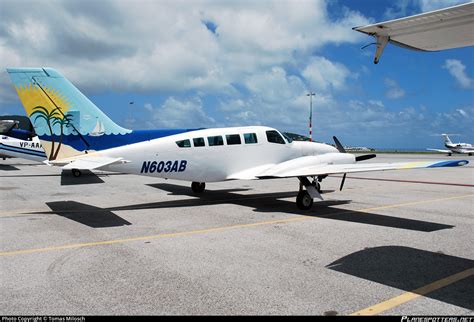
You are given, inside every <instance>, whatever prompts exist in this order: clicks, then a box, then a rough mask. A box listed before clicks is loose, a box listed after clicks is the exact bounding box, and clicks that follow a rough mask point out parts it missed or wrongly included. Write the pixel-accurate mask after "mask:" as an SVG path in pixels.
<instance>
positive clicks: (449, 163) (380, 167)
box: [257, 160, 469, 179]
mask: <svg viewBox="0 0 474 322" xmlns="http://www.w3.org/2000/svg"><path fill="white" fill-rule="evenodd" d="M289 162H291V161H287V162H286V165H287V166H285V168H284V169H282V168H280V167H278V165H276V166H274V167H272V168H270V169H268V170H266V171H265V172H263V173H261V174H260V175H258V176H257V178H259V179H271V178H289V177H312V176H320V175H328V174H341V173H354V172H371V171H385V170H404V169H417V168H440V167H457V166H462V165H466V164H468V163H469V161H467V160H442V161H434V162H433V161H428V162H426V161H417V162H396V163H357V164H319V165H318V164H317V165H308V166H305V167H300V168H296V167H295V168H291V167H288V165H290V164H289Z"/></svg>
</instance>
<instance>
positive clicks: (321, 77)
mask: <svg viewBox="0 0 474 322" xmlns="http://www.w3.org/2000/svg"><path fill="white" fill-rule="evenodd" d="M302 75H303V76H304V77H305V78H306V79H307V80H308V82H309V84H310V86H311V89H314V90H317V91H323V92H325V91H328V90H331V89H334V90H338V89H342V88H343V87H344V86H345V82H346V79H347V78H348V77H349V76H350V71H349V69H347V68H346V66H344V65H343V64H341V63H338V62H332V61H330V60H328V59H326V58H324V57H314V58H312V59H311V62H310V63H309V64H308V66H306V68H305V69H304V70H303V72H302Z"/></svg>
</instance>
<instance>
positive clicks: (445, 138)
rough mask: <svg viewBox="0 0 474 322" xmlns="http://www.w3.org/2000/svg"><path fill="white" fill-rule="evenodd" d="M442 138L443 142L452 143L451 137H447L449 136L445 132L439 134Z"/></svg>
mask: <svg viewBox="0 0 474 322" xmlns="http://www.w3.org/2000/svg"><path fill="white" fill-rule="evenodd" d="M441 135H442V136H443V138H444V144H453V142H451V139H450V138H449V136H448V135H447V134H444V133H443V134H441Z"/></svg>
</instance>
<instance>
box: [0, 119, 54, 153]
mask: <svg viewBox="0 0 474 322" xmlns="http://www.w3.org/2000/svg"><path fill="white" fill-rule="evenodd" d="M16 124H17V122H16V121H14V120H0V158H3V159H4V160H5V158H23V159H28V160H31V161H36V162H43V161H45V160H46V154H45V153H44V150H43V147H42V146H41V142H40V140H39V138H38V137H37V136H36V135H34V134H32V133H30V132H29V131H26V130H21V129H18V128H16Z"/></svg>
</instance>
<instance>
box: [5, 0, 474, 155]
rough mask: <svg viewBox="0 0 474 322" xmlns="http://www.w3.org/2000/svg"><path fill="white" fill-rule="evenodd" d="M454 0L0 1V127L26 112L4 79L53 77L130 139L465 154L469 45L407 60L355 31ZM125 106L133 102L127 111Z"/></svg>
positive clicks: (471, 134)
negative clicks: (308, 141)
mask: <svg viewBox="0 0 474 322" xmlns="http://www.w3.org/2000/svg"><path fill="white" fill-rule="evenodd" d="M464 2H467V1H465V0H464V1H456V0H446V1H441V0H399V1H393V0H387V1H384V0H357V1H355V0H331V1H324V0H314V1H309V0H308V1H286V0H279V1H266V0H260V1H250V0H241V1H237V0H235V1H224V0H221V1H206V0H203V1H199V0H187V1H171V0H163V1H151V0H147V1H145V0H133V1H132V0H117V1H113V0H102V1H92V0H86V1H84V0H81V1H76V0H67V1H66V0H64V1H52V0H44V1H33V0H15V1H11V0H2V1H1V2H0V115H5V114H20V115H24V114H25V112H24V110H23V108H22V106H21V103H20V101H19V99H18V97H17V95H16V92H15V90H14V88H13V86H12V85H11V82H10V80H9V77H8V74H7V73H6V71H5V68H7V67H51V68H55V69H57V70H58V71H59V72H61V73H62V74H63V75H64V76H65V77H66V78H68V79H69V80H70V81H71V82H72V83H73V84H75V85H76V86H77V87H78V88H79V89H80V90H81V91H82V92H83V93H84V94H85V95H86V96H88V97H89V98H90V99H91V100H92V101H93V102H94V103H95V104H96V105H97V106H99V107H100V108H101V109H102V110H103V111H104V112H105V113H106V114H108V115H109V116H110V117H111V118H112V119H113V120H114V121H115V122H116V123H118V124H119V125H122V126H124V127H127V128H130V129H153V128H200V127H226V126H246V125H266V126H271V127H275V128H278V129H279V130H281V131H290V132H295V133H299V134H305V135H307V134H308V132H309V130H308V118H309V98H308V96H306V94H307V93H308V92H310V91H312V92H315V93H316V95H315V96H314V98H313V138H314V139H315V140H318V141H322V142H332V139H331V138H332V136H333V135H336V136H337V137H338V138H339V139H340V141H341V142H342V143H343V144H344V145H352V146H368V147H374V148H397V149H403V148H405V149H414V148H416V149H424V148H441V147H442V138H441V136H440V134H441V133H452V134H456V135H455V136H453V137H452V140H453V141H456V142H458V141H461V142H470V143H474V130H473V128H474V126H473V124H474V47H467V48H458V49H451V50H445V51H440V52H417V51H411V50H406V49H402V48H399V47H396V46H392V45H388V46H387V47H386V49H385V51H384V54H383V55H382V57H381V60H380V63H379V64H378V65H374V64H373V54H374V47H373V46H369V47H368V48H365V49H361V47H363V46H364V45H367V44H369V43H371V42H373V41H374V40H373V38H372V37H369V36H366V35H364V34H361V33H359V32H356V31H353V30H352V27H355V26H361V25H365V24H369V23H374V22H380V21H384V20H389V19H395V18H400V17H404V16H407V15H412V14H417V13H421V12H426V11H430V10H434V9H439V8H443V7H447V6H451V5H455V4H459V3H464ZM131 102H133V104H131Z"/></svg>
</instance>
